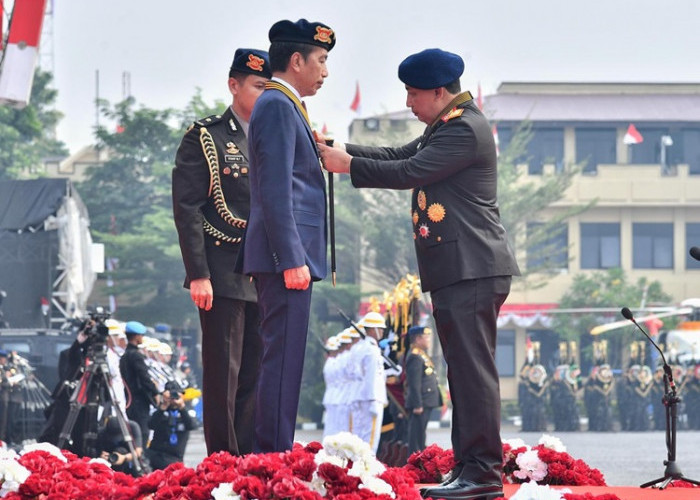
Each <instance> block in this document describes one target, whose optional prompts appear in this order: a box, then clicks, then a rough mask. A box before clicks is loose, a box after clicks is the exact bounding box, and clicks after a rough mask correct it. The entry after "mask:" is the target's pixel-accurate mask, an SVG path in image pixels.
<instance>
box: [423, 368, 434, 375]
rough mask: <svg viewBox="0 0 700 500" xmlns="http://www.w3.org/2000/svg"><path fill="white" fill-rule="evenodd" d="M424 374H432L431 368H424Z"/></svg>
mask: <svg viewBox="0 0 700 500" xmlns="http://www.w3.org/2000/svg"><path fill="white" fill-rule="evenodd" d="M425 374H426V375H432V374H433V369H432V368H430V367H428V368H426V369H425Z"/></svg>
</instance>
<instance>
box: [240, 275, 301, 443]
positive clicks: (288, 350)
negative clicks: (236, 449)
mask: <svg viewBox="0 0 700 500" xmlns="http://www.w3.org/2000/svg"><path fill="white" fill-rule="evenodd" d="M255 278H256V282H255V285H256V287H257V290H258V306H259V307H260V336H261V337H262V341H263V357H262V363H261V366H260V380H259V382H258V392H257V409H256V417H255V444H254V449H255V451H256V452H257V453H267V452H272V451H285V450H291V449H292V444H293V442H294V430H295V427H296V418H297V409H298V407H299V391H300V390H301V375H302V371H303V369H304V352H305V350H306V335H307V332H308V329H309V308H310V307H311V288H312V287H311V285H309V288H308V289H306V290H288V289H287V288H286V287H285V286H284V277H283V276H282V275H281V274H267V273H265V274H258V275H256V276H255Z"/></svg>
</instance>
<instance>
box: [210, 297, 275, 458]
mask: <svg viewBox="0 0 700 500" xmlns="http://www.w3.org/2000/svg"><path fill="white" fill-rule="evenodd" d="M199 320H200V323H201V325H202V371H203V373H202V413H203V427H204V440H205V442H206V444H207V453H208V454H210V455H211V454H212V453H215V452H217V451H227V452H229V453H231V454H232V455H245V454H247V453H250V452H252V451H253V432H254V429H255V427H254V419H255V389H256V385H257V381H258V373H259V369H260V356H261V353H262V342H261V340H260V336H259V335H258V323H259V315H258V306H257V304H256V303H254V302H247V301H244V300H237V299H229V298H224V297H216V296H214V301H213V305H212V308H211V309H210V310H209V311H205V310H203V309H200V310H199Z"/></svg>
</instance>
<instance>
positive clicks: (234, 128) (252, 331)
mask: <svg viewBox="0 0 700 500" xmlns="http://www.w3.org/2000/svg"><path fill="white" fill-rule="evenodd" d="M271 76H272V74H271V72H270V63H269V60H268V56H267V52H264V51H260V50H254V49H238V50H237V51H236V53H235V55H234V58H233V63H232V64H231V69H230V71H229V78H228V87H229V91H230V92H231V94H232V96H233V103H232V104H231V106H229V107H228V108H227V109H226V111H225V112H224V113H223V114H221V115H216V116H210V117H208V118H205V119H203V120H198V121H196V122H195V123H194V125H193V126H192V127H190V129H189V130H188V131H187V133H186V134H185V137H184V138H183V139H182V143H181V144H180V148H179V149H178V152H177V157H176V158H175V168H174V169H173V178H172V192H173V214H174V216H175V225H176V226H177V230H178V234H179V237H180V249H181V251H182V260H183V262H184V264H185V270H186V272H187V277H186V279H185V287H187V288H189V289H190V295H191V297H192V300H193V301H194V303H195V304H196V305H197V307H198V308H199V318H200V324H201V326H202V368H203V391H202V398H203V420H204V422H203V424H204V438H205V441H206V444H207V452H208V453H209V454H211V453H214V452H217V451H228V452H229V453H232V454H234V455H243V454H246V453H250V452H251V451H253V431H254V424H253V419H254V417H255V388H256V384H257V379H258V367H259V363H260V355H261V352H262V342H261V341H260V336H259V334H258V326H259V316H258V307H257V304H256V301H257V296H256V293H255V286H254V285H253V284H252V283H251V282H250V278H248V277H247V276H243V275H242V274H237V273H235V272H234V267H235V264H236V259H237V257H238V253H239V250H240V248H241V237H242V235H243V231H244V228H245V226H246V221H247V219H248V214H249V211H250V190H249V174H250V164H249V162H248V158H249V154H248V142H247V140H246V134H247V130H248V122H249V121H250V115H251V113H252V111H253V105H254V104H255V101H256V100H257V98H258V97H259V96H260V95H261V94H262V92H263V90H264V88H265V83H266V82H267V81H268V80H269V79H270V77H271Z"/></svg>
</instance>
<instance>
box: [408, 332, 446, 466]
mask: <svg viewBox="0 0 700 500" xmlns="http://www.w3.org/2000/svg"><path fill="white" fill-rule="evenodd" d="M431 333H432V331H431V330H430V328H426V327H424V326H412V327H411V328H409V329H408V333H407V334H406V335H407V336H408V339H409V342H410V343H411V345H410V349H409V351H408V354H407V356H406V368H405V373H406V381H405V383H404V386H405V394H406V410H407V411H408V413H409V416H408V453H409V455H410V454H411V453H415V452H416V451H421V450H423V449H425V429H426V427H427V426H428V421H429V420H430V414H431V413H432V411H433V408H438V407H440V406H442V395H441V394H440V388H439V387H438V380H437V373H435V366H434V365H433V360H432V359H430V356H428V352H427V350H428V345H429V342H430V334H431Z"/></svg>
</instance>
